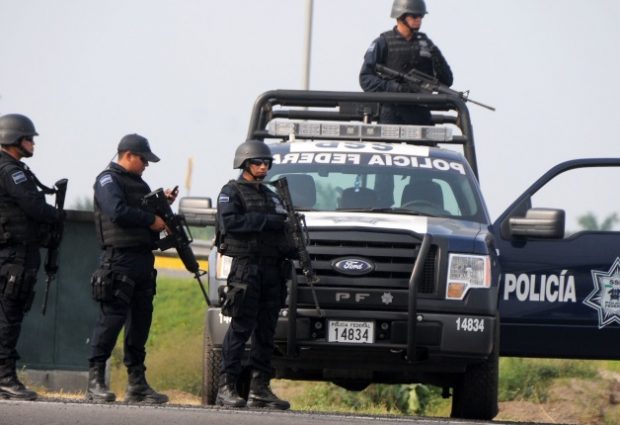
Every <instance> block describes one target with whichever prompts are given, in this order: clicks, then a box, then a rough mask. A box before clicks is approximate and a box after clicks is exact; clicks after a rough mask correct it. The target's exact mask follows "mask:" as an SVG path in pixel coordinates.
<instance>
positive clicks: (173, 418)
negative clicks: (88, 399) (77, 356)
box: [0, 400, 557, 425]
mask: <svg viewBox="0 0 620 425" xmlns="http://www.w3.org/2000/svg"><path fill="white" fill-rule="evenodd" d="M275 422H277V423H278V425H320V424H327V423H331V424H333V423H338V424H340V423H342V424H355V425H371V424H372V425H381V424H415V425H439V424H445V425H452V424H459V425H463V424H468V425H474V424H483V423H487V424H488V423H493V424H495V425H502V424H506V425H508V424H511V425H514V424H515V423H514V422H475V421H463V420H460V421H458V420H450V419H437V418H417V417H402V416H369V415H351V414H330V413H301V412H291V411H289V412H280V411H269V410H264V409H263V410H249V409H221V408H220V409H218V408H212V407H195V406H173V405H167V406H138V405H127V404H122V403H112V404H89V403H84V402H66V401H36V402H28V401H12V400H0V425H119V424H122V425H170V424H174V425H194V424H200V425H215V424H217V425H273V424H274V423H275ZM520 425H527V424H525V423H521V424H520ZM556 425H557V424H556Z"/></svg>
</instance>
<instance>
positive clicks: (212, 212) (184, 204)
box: [179, 196, 217, 227]
mask: <svg viewBox="0 0 620 425" xmlns="http://www.w3.org/2000/svg"><path fill="white" fill-rule="evenodd" d="M179 214H181V215H183V216H184V217H185V221H186V223H187V224H188V225H190V226H199V227H204V226H214V225H215V216H216V214H217V210H216V209H215V208H212V207H211V198H203V197H189V196H188V197H184V198H181V200H180V201H179Z"/></svg>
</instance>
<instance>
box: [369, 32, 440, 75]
mask: <svg viewBox="0 0 620 425" xmlns="http://www.w3.org/2000/svg"><path fill="white" fill-rule="evenodd" d="M381 37H383V38H384V39H385V41H386V42H387V46H388V48H387V57H386V58H385V66H387V67H388V68H392V69H395V70H397V71H400V72H404V73H407V72H409V71H410V70H411V69H412V68H415V69H417V70H418V71H422V72H424V73H425V74H428V75H434V73H433V62H432V60H431V59H430V58H425V57H422V56H420V41H424V40H426V38H427V37H426V34H424V33H422V32H416V33H415V35H414V36H413V37H414V38H413V40H411V41H407V40H405V39H404V38H403V37H401V36H400V35H398V34H396V32H395V31H394V30H391V31H386V32H384V33H382V34H381Z"/></svg>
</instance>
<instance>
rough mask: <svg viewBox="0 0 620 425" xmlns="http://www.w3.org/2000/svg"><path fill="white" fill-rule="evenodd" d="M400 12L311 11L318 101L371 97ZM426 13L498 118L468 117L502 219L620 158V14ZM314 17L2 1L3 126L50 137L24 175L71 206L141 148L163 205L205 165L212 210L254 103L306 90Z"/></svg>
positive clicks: (232, 8)
mask: <svg viewBox="0 0 620 425" xmlns="http://www.w3.org/2000/svg"><path fill="white" fill-rule="evenodd" d="M391 4H392V0H314V21H313V24H314V25H313V38H312V67H311V74H310V88H311V89H316V90H352V91H359V90H360V88H359V84H358V72H359V69H360V66H361V63H362V57H363V54H364V51H365V50H366V48H367V47H368V45H369V44H370V42H371V41H372V40H373V39H374V38H375V37H376V36H377V35H378V34H379V33H381V32H383V31H385V30H387V29H389V28H391V27H392V26H393V20H392V19H391V18H390V17H389V15H390V8H391ZM427 7H428V10H429V14H428V15H427V17H426V18H425V19H424V22H423V27H422V30H423V31H424V32H426V33H427V35H428V36H429V37H430V38H431V39H432V40H433V41H434V42H435V44H437V45H438V46H439V47H440V49H441V50H442V52H443V53H444V56H445V57H446V58H447V60H448V62H449V63H450V65H451V67H452V70H453V72H454V74H455V82H454V85H453V87H454V88H456V89H459V90H465V89H469V90H470V91H471V97H472V98H473V99H476V100H479V101H481V102H484V103H488V104H491V105H493V106H495V107H496V108H497V112H490V111H487V110H486V109H482V108H479V107H476V106H474V105H470V111H471V115H472V122H473V127H474V135H475V137H476V146H477V151H478V165H479V170H480V179H481V185H482V189H483V192H484V194H485V195H486V199H487V204H488V206H489V209H490V212H491V216H492V217H493V218H495V217H497V215H499V214H500V213H501V212H502V211H503V209H504V208H505V207H506V206H507V205H508V204H509V203H510V202H511V201H512V200H513V199H514V198H515V197H516V196H517V195H519V194H520V193H521V192H522V190H523V189H524V188H525V187H527V186H529V184H530V183H532V182H533V181H534V180H535V179H536V178H537V177H538V176H540V175H541V174H542V173H543V172H544V171H546V170H547V169H548V168H550V167H551V166H553V165H555V164H556V163H558V162H560V161H564V160H567V159H573V158H577V157H596V156H605V157H609V156H620V155H618V144H619V143H620V141H619V140H618V138H617V135H618V133H619V130H620V128H619V127H620V119H619V117H618V99H620V88H619V86H618V84H617V83H616V77H617V76H618V75H620V61H619V53H618V48H617V43H618V41H619V40H620V25H618V21H619V20H620V1H617V0H590V1H587V2H585V1H583V0H579V1H577V0H469V1H464V0H427ZM305 9H306V0H237V1H234V2H232V1H215V0H155V1H154V0H106V1H94V0H53V1H50V0H0V54H1V55H2V56H1V58H0V63H1V65H0V114H4V113H14V112H17V113H23V114H26V115H28V116H30V117H31V118H32V119H33V121H34V122H35V125H36V127H37V130H38V132H39V134H40V136H39V137H38V138H37V139H36V143H37V144H36V153H35V156H34V157H33V158H31V159H29V160H27V163H28V164H29V165H30V166H31V167H32V169H33V170H34V172H35V173H36V174H37V176H38V177H39V179H41V180H42V181H43V182H45V183H47V184H52V183H53V182H54V181H55V180H57V179H58V178H61V177H67V178H69V180H70V181H69V192H68V200H67V203H68V205H69V206H71V205H72V204H74V203H75V202H76V201H77V200H78V199H80V198H84V197H89V198H90V197H91V196H92V183H93V181H94V178H95V176H96V175H97V174H98V173H99V171H101V170H102V169H103V168H104V167H105V166H106V165H107V163H108V162H109V160H110V159H111V158H112V156H113V155H114V152H115V149H116V145H117V144H118V141H119V140H120V138H121V137H122V136H123V135H125V134H127V133H133V132H137V133H140V134H142V135H144V136H146V137H147V138H148V139H149V140H150V142H151V146H152V148H153V151H154V152H155V153H156V154H157V155H159V156H160V157H161V158H162V161H161V162H159V163H157V164H152V165H151V166H150V167H149V168H148V169H147V171H146V172H145V175H144V177H145V180H146V181H147V182H149V184H150V185H151V187H152V188H153V189H155V188H157V187H160V186H164V187H171V186H174V185H175V184H179V185H180V186H181V188H182V190H181V196H183V195H186V194H187V192H186V191H185V190H184V188H183V185H184V180H185V173H186V166H187V162H188V158H189V157H193V159H194V172H193V179H192V188H191V195H196V196H197V195H206V196H211V197H215V196H216V195H217V193H218V191H219V189H220V187H221V186H222V185H223V184H224V183H225V182H226V181H227V180H228V179H230V178H233V177H234V176H235V175H236V173H235V172H234V171H233V170H232V158H233V153H234V150H235V148H236V146H237V145H238V144H239V143H241V142H243V140H244V138H245V135H246V132H247V125H248V120H249V116H250V111H251V108H252V105H253V102H254V100H255V99H256V97H257V96H258V95H259V94H260V93H262V92H264V91H267V90H272V89H300V88H302V74H303V58H304V45H303V41H304V25H305V23H304V14H305ZM568 198H570V197H568ZM614 198H615V197H614ZM570 201H571V200H570V199H567V202H570ZM611 208H616V202H613V207H611ZM606 212H607V211H606V210H605V211H603V212H602V214H603V213H606Z"/></svg>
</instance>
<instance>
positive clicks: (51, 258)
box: [41, 179, 69, 316]
mask: <svg viewBox="0 0 620 425" xmlns="http://www.w3.org/2000/svg"><path fill="white" fill-rule="evenodd" d="M67 183H69V180H67V179H60V180H58V181H57V182H56V183H55V184H54V186H55V189H52V191H53V193H55V194H56V201H55V207H56V209H57V210H58V211H59V212H60V219H59V220H58V222H57V223H56V224H54V225H53V226H52V228H51V230H50V236H49V240H48V242H47V253H46V256H45V264H44V266H43V267H44V269H45V274H46V275H47V276H46V278H45V293H44V294H43V306H42V307H41V314H43V316H45V313H46V311H47V299H48V297H49V291H50V286H51V284H52V280H54V279H55V278H56V273H58V254H59V249H60V242H61V241H62V233H63V229H64V224H65V223H64V222H65V212H64V209H65V195H66V194H67Z"/></svg>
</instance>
